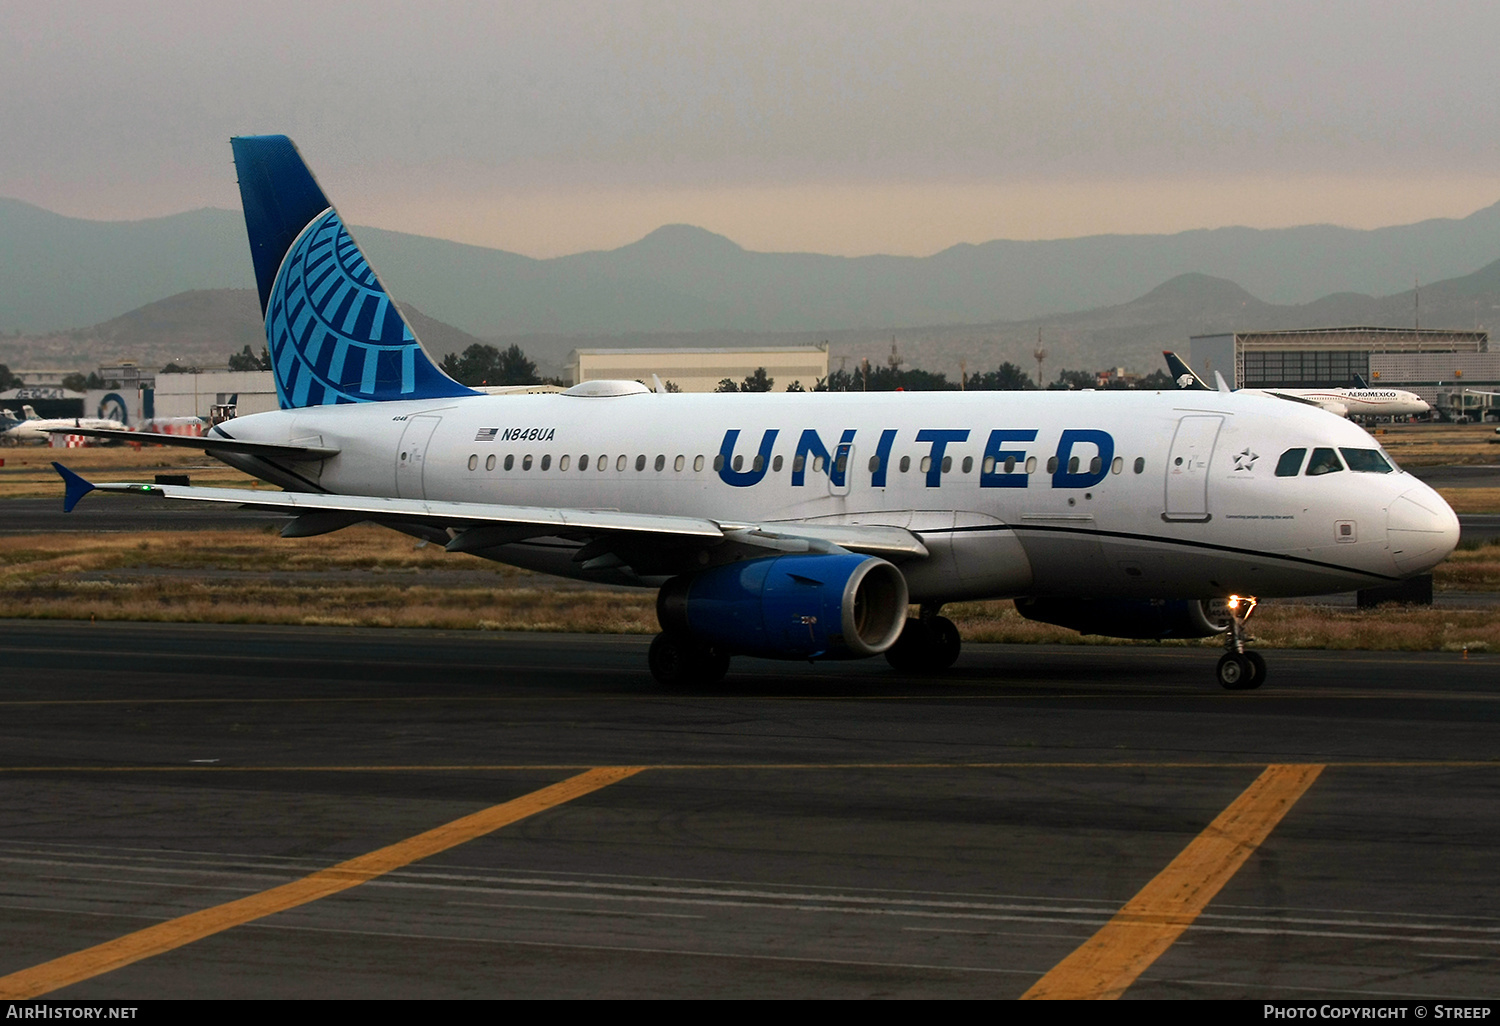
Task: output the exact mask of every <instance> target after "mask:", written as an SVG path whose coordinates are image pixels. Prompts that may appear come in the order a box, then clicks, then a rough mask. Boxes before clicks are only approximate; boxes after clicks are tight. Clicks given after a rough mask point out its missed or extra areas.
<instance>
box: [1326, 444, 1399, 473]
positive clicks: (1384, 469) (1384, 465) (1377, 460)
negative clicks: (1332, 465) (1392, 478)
mask: <svg viewBox="0 0 1500 1026" xmlns="http://www.w3.org/2000/svg"><path fill="white" fill-rule="evenodd" d="M1339 452H1341V453H1343V454H1344V462H1345V463H1347V464H1349V469H1350V470H1357V471H1359V472H1361V473H1364V474H1389V473H1391V472H1392V471H1394V470H1395V468H1394V467H1392V466H1391V464H1390V461H1389V460H1387V459H1386V458H1385V455H1384V454H1383V453H1382V452H1381V451H1380V450H1379V449H1340V450H1339Z"/></svg>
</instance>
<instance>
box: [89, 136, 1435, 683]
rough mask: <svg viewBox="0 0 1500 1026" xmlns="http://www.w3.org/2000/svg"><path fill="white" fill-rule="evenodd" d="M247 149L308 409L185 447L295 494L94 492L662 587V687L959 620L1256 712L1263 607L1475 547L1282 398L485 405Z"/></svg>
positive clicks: (279, 305) (1366, 450) (256, 236)
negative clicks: (1167, 650)
mask: <svg viewBox="0 0 1500 1026" xmlns="http://www.w3.org/2000/svg"><path fill="white" fill-rule="evenodd" d="M234 151H235V162H236V165H237V166H238V168H239V172H240V188H241V192H242V194H243V196H244V202H245V223H246V226H247V227H248V229H249V232H250V240H251V252H252V254H253V256H254V260H255V273H256V278H257V281H258V282H259V284H260V295H261V303H262V306H263V308H264V310H265V313H266V331H267V341H268V343H269V345H270V351H271V355H272V357H273V361H274V363H275V367H276V382H277V388H278V389H279V390H280V393H281V399H282V405H283V406H284V407H287V408H286V409H282V410H277V411H272V412H270V413H261V414H256V415H254V416H247V417H240V418H237V419H234V420H230V421H227V422H225V423H223V424H220V425H218V426H217V427H216V428H214V429H213V431H212V432H210V434H209V435H208V436H207V437H204V438H201V439H191V440H187V439H182V438H180V437H176V436H163V438H162V440H163V441H164V442H166V443H169V444H178V445H183V444H186V445H198V446H201V447H202V448H204V449H205V450H206V451H207V452H208V453H210V454H212V455H214V456H216V457H217V458H219V459H221V460H223V461H225V462H227V463H231V464H233V465H235V466H238V467H241V468H242V469H245V470H247V471H249V472H250V473H252V474H254V475H256V476H258V477H260V478H262V479H264V480H266V481H270V482H272V483H274V484H279V485H281V486H282V487H283V488H285V489H287V490H286V491H285V492H281V493H274V492H269V491H265V490H261V491H255V492H250V491H246V490H241V489H213V488H190V487H178V486H176V485H155V484H140V485H128V484H126V485H116V484H105V485H100V486H98V487H99V489H100V490H108V491H125V492H133V493H136V494H141V493H146V494H153V495H159V496H163V497H165V498H167V499H197V500H206V501H210V502H222V503H234V504H237V505H244V506H249V507H254V508H260V509H272V510H277V511H280V512H282V513H285V514H286V515H287V516H289V517H291V518H293V519H292V520H291V522H290V523H289V524H288V525H287V527H286V529H285V531H284V532H283V533H284V534H288V535H297V536H303V537H306V536H310V535H316V534H321V533H324V532H327V531H334V530H338V529H340V528H343V527H347V526H349V525H350V524H353V523H358V522H360V521H373V522H375V523H379V524H385V525H387V526H389V527H391V528H393V529H395V530H399V531H403V532H406V533H408V534H413V535H416V536H418V537H422V538H426V539H429V540H431V541H433V542H436V543H439V544H442V545H445V546H446V547H447V549H448V550H449V551H450V552H453V553H455V554H457V553H467V554H471V555H475V556H479V557H481V558H484V559H492V560H496V561H499V562H504V563H509V564H512V565H516V566H522V567H527V568H529V569H532V570H537V571H542V572H546V573H553V574H559V575H562V576H567V577H574V578H578V579H581V580H586V581H596V582H609V583H615V584H631V585H637V586H641V587H651V588H659V589H660V593H659V596H658V600H657V611H658V616H659V618H660V620H661V625H662V633H661V634H660V635H658V636H657V638H656V640H655V641H654V642H653V643H652V646H651V654H650V657H649V664H650V667H651V671H652V673H653V674H654V675H655V676H656V677H657V679H658V680H661V681H663V682H684V681H697V682H706V681H712V680H715V679H717V678H718V677H720V676H722V675H723V674H724V672H725V670H726V668H727V667H728V665H729V660H730V658H731V657H732V656H747V655H748V656H760V657H769V658H782V659H839V658H858V657H863V656H872V655H880V654H884V655H885V657H886V659H887V660H888V661H889V662H890V663H891V664H892V665H893V666H894V667H896V668H897V669H898V670H912V669H921V670H925V671H929V672H931V671H939V670H942V669H945V668H947V667H948V666H949V665H951V664H952V663H953V661H954V660H955V659H957V658H958V655H959V649H960V644H961V642H960V639H959V636H958V631H957V629H956V628H955V627H954V625H953V624H952V623H951V622H950V621H949V620H947V619H946V618H944V617H943V616H941V615H940V610H941V608H942V606H943V604H944V603H948V602H954V601H958V600H961V599H982V598H1012V599H1015V600H1016V606H1017V608H1018V609H1019V610H1020V611H1021V612H1022V613H1023V614H1024V615H1026V616H1028V617H1031V618H1032V619H1037V620H1043V621H1046V622H1049V623H1054V624H1060V625H1063V626H1066V627H1071V628H1074V629H1076V630H1079V631H1081V632H1084V633H1088V634H1105V635H1113V636H1117V637H1134V638H1165V637H1206V636H1210V635H1214V634H1223V635H1224V637H1225V648H1226V651H1225V653H1224V655H1223V657H1222V658H1221V659H1220V660H1219V663H1218V670H1217V673H1218V681H1219V683H1220V684H1221V685H1223V686H1224V687H1229V688H1247V687H1255V686H1258V685H1259V684H1260V683H1261V682H1262V681H1264V680H1265V679H1266V668H1265V661H1264V660H1263V659H1262V658H1261V656H1260V655H1259V654H1258V653H1257V652H1255V651H1253V650H1250V649H1247V648H1246V647H1245V642H1246V641H1247V640H1248V639H1247V636H1246V633H1245V621H1246V619H1247V618H1248V616H1249V614H1250V612H1251V611H1253V610H1254V608H1255V599H1254V598H1252V597H1251V596H1283V595H1303V594H1320V593H1325V592H1330V591H1347V590H1354V589H1357V588H1362V587H1366V586H1368V585H1379V584H1389V583H1391V582H1393V581H1399V580H1401V579H1403V578H1406V577H1410V576H1413V575H1416V574H1421V573H1425V572H1427V571H1428V570H1430V569H1431V568H1432V567H1433V566H1434V565H1435V564H1436V563H1438V562H1439V561H1441V560H1442V559H1444V558H1445V557H1446V556H1447V555H1448V553H1449V552H1450V551H1452V549H1453V547H1454V545H1455V544H1456V543H1457V541H1458V520H1457V518H1456V517H1455V516H1454V514H1453V511H1452V510H1451V509H1449V508H1448V505H1447V504H1446V503H1445V502H1444V501H1443V500H1442V498H1441V497H1440V496H1438V494H1437V493H1436V492H1434V491H1433V490H1432V489H1431V488H1428V487H1427V486H1426V485H1424V484H1423V483H1422V482H1421V481H1418V480H1416V479H1415V478H1413V477H1411V476H1410V475H1408V474H1406V473H1403V472H1402V471H1401V470H1400V469H1399V468H1397V467H1396V466H1395V464H1394V463H1393V462H1392V461H1391V460H1390V458H1389V457H1388V456H1387V455H1386V454H1385V453H1384V452H1383V451H1382V450H1381V448H1380V445H1379V443H1378V442H1376V441H1375V439H1373V438H1371V437H1370V435H1369V434H1367V433H1366V432H1365V431H1364V430H1363V429H1362V428H1360V427H1359V426H1358V425H1356V424H1353V423H1350V422H1349V421H1347V420H1343V419H1341V418H1339V417H1336V416H1333V415H1331V414H1329V413H1327V412H1325V411H1324V410H1321V409H1319V408H1318V407H1316V406H1314V405H1310V404H1309V403H1306V402H1298V403H1289V402H1286V401H1284V400H1282V399H1278V398H1274V397H1271V396H1268V395H1264V394H1260V395H1257V394H1253V393H1250V392H1230V391H1229V390H1227V389H1223V390H1217V391H1206V390H1194V391H1177V390H1175V389H1173V390H1168V391H1165V392H1082V393H1079V392H928V393H919V392H905V393H878V394H877V393H841V394H828V393H807V394H787V393H761V394H756V393H741V394H731V395H686V394H655V393H652V392H650V391H649V390H647V389H646V388H644V387H643V386H642V385H640V384H638V383H637V382H634V381H629V382H598V381H595V382H588V383H585V384H583V385H579V386H575V387H574V388H571V389H569V390H567V391H566V392H562V393H558V394H552V395H505V396H491V395H481V394H476V393H474V392H471V391H470V390H469V389H466V388H464V387H463V386H461V385H458V384H457V383H455V382H453V381H451V380H450V379H448V378H447V377H445V376H444V375H443V374H442V373H441V372H440V371H438V369H437V368H436V367H434V366H433V365H432V363H431V361H430V360H428V358H427V356H426V354H424V353H423V352H422V350H421V348H420V346H418V345H417V343H416V341H415V340H414V339H413V338H412V335H411V332H410V331H409V330H407V328H406V325H405V324H404V323H403V321H402V320H401V317H400V314H399V313H398V312H397V311H396V309H395V307H394V306H393V305H392V303H391V300H390V297H389V296H388V295H387V294H386V291H385V289H384V288H383V287H382V286H381V284H380V282H379V280H378V279H377V278H376V276H375V274H374V272H373V271H372V270H371V269H370V267H369V265H368V263H367V262H366V261H365V259H364V258H363V256H361V254H360V252H359V250H358V248H357V247H356V246H355V245H354V243H353V241H352V240H351V239H350V238H349V235H348V233H347V232H346V231H345V229H344V226H343V224H342V223H341V222H340V220H339V218H338V215H337V213H336V212H335V211H334V209H333V207H332V206H331V205H330V204H329V202H328V200H327V198H326V197H325V196H324V195H323V191H322V190H321V189H320V188H319V187H318V185H317V183H316V182H315V181H314V180H313V177H312V175H311V174H310V173H309V172H308V170H307V168H306V167H305V166H304V165H303V163H302V160H301V158H300V157H298V156H297V151H296V150H295V148H294V147H293V146H292V144H291V142H290V141H289V140H287V139H285V138H283V137H280V136H269V137H262V138H254V139H236V140H235V141H234ZM135 437H137V438H139V437H140V436H135ZM89 488H90V485H89V483H88V482H86V481H83V480H82V479H78V478H76V477H75V478H73V479H70V480H69V484H68V495H69V500H68V501H69V502H70V503H72V502H76V501H77V500H78V499H79V498H81V497H83V496H84V495H85V494H87V493H88V491H89ZM910 604H915V605H916V606H918V607H919V609H920V615H910V609H909V606H910Z"/></svg>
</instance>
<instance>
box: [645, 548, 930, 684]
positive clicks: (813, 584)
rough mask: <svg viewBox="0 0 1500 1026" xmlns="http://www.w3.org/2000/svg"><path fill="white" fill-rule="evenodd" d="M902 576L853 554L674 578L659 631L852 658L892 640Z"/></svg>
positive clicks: (731, 646) (760, 651) (758, 649)
mask: <svg viewBox="0 0 1500 1026" xmlns="http://www.w3.org/2000/svg"><path fill="white" fill-rule="evenodd" d="M906 611H907V589H906V578H904V577H902V576H901V571H899V570H897V569H896V567H894V566H892V565H891V564H890V563H887V562H886V561H885V560H883V559H878V558H876V557H874V556H860V555H855V554H853V553H846V554H829V555H792V556H773V557H770V558H767V559H753V560H748V561H746V562H743V563H732V564H729V565H727V566H720V567H714V568H713V569H711V570H705V571H704V572H703V573H700V574H692V575H689V576H683V577H674V578H673V579H672V580H670V581H668V582H667V583H666V584H665V585H663V586H662V589H661V592H660V593H659V594H658V595H657V599H656V615H657V619H659V620H660V621H661V626H662V630H663V631H666V632H667V633H669V634H678V635H685V636H689V637H693V638H697V639H699V640H700V641H703V642H706V643H709V644H712V645H714V646H715V647H717V648H719V649H721V650H723V651H726V652H734V653H739V654H744V655H758V656H765V657H768V658H772V659H855V658H861V657H864V656H872V655H878V654H880V653H881V652H884V651H885V650H886V649H888V648H890V647H891V646H892V645H893V644H895V643H896V639H897V638H898V637H900V636H901V630H902V628H903V627H904V626H905V624H906Z"/></svg>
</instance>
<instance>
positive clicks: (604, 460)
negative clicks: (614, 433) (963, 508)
mask: <svg viewBox="0 0 1500 1026" xmlns="http://www.w3.org/2000/svg"><path fill="white" fill-rule="evenodd" d="M1297 451H1300V452H1305V451H1306V450H1297ZM1320 451H1321V450H1320ZM1282 459H1283V461H1284V460H1285V459H1286V457H1285V456H1283V457H1282ZM847 460H848V457H847V456H839V457H838V459H837V461H836V463H835V465H834V472H835V473H837V474H840V475H842V474H843V473H844V472H845V470H846V469H847ZM479 462H480V461H479V454H478V453H472V454H470V456H469V469H470V470H478V469H479ZM572 462H573V458H572V457H571V456H566V455H565V456H559V457H558V459H557V469H558V470H567V469H569V467H570V466H571V465H572ZM609 462H610V461H609V457H608V456H599V457H597V458H594V457H590V456H589V455H587V454H585V455H583V456H579V457H578V464H577V465H578V469H579V470H588V469H590V467H592V468H593V469H594V470H597V471H601V472H602V471H605V470H608V469H609ZM634 462H635V469H636V470H637V471H644V470H645V469H646V465H647V459H646V457H645V455H638V456H636V458H635V461H634ZM807 462H808V460H807V457H806V456H798V457H796V458H794V459H793V460H792V472H793V473H799V474H800V473H802V472H803V471H804V470H805V469H806V464H807ZM497 463H498V465H499V466H501V467H502V468H503V469H504V470H514V469H516V467H517V466H518V465H519V467H520V469H521V470H523V471H525V470H531V469H532V467H534V466H535V467H537V468H538V469H540V470H544V471H545V470H550V469H552V456H551V454H550V453H547V454H543V455H542V456H541V457H540V458H539V459H535V458H533V456H532V455H531V454H530V453H527V454H525V455H524V456H522V457H521V458H520V459H519V460H517V459H516V457H515V455H514V454H513V453H512V454H507V455H506V457H505V459H504V461H503V462H502V461H499V460H498V458H497V457H496V456H495V455H493V454H491V455H489V456H486V457H485V458H484V469H485V470H489V471H492V470H494V469H495V467H496V465H497ZM630 463H631V460H630V457H629V456H625V455H623V454H622V455H620V456H617V457H615V461H614V465H615V470H616V471H623V470H625V468H626V467H628V466H629V465H630ZM704 463H705V460H704V458H703V457H702V456H694V457H693V472H694V473H702V471H703V467H704ZM811 463H812V468H811V469H812V472H813V473H815V474H821V473H822V472H823V469H824V459H823V457H822V456H814V457H812V460H811ZM750 465H751V469H752V470H755V471H757V472H759V471H760V470H761V469H762V468H763V467H764V466H765V462H764V458H763V457H761V456H759V455H757V456H754V457H752V458H751V461H750ZM651 466H652V467H653V469H655V470H656V472H657V473H661V472H663V471H665V470H666V469H667V457H666V456H665V455H664V454H658V455H657V457H656V459H654V460H652V461H651ZM732 466H733V469H734V470H735V471H740V470H743V469H744V466H745V457H744V456H736V457H735V458H734V460H733V461H732ZM783 466H785V462H784V458H783V457H781V456H774V457H772V458H771V471H772V472H773V473H778V474H779V473H780V472H781V469H782V467H783ZM1080 466H1081V463H1080V461H1079V458H1078V457H1077V456H1074V457H1072V458H1071V459H1069V460H1068V473H1070V474H1077V473H1078V472H1079V468H1080ZM686 467H687V457H686V456H678V457H676V458H675V459H674V460H672V469H673V470H674V471H676V472H677V473H679V474H680V473H682V471H683V470H684V469H685V468H686ZM897 467H898V468H899V470H900V472H901V473H903V474H905V473H909V472H910V471H911V467H912V458H911V457H910V456H902V457H901V458H900V460H899V462H898V463H897ZM959 467H960V472H961V473H964V474H970V473H973V471H974V457H973V456H965V457H963V459H962V461H961V462H960V463H959ZM1103 467H1104V464H1103V463H1102V461H1101V460H1100V458H1099V457H1098V456H1095V457H1094V458H1093V459H1092V460H1090V461H1089V465H1088V472H1089V473H1090V474H1098V473H1099V472H1100V471H1101V470H1102V469H1103ZM1018 468H1019V469H1020V470H1022V471H1024V472H1025V473H1027V474H1034V473H1036V468H1037V458H1036V457H1035V456H1028V457H1027V458H1026V462H1025V463H1024V464H1022V463H1018V462H1017V460H1016V458H1015V457H1014V456H1008V457H1006V458H1005V460H1004V461H1003V462H997V461H996V460H995V458H994V457H992V456H986V457H985V459H984V463H983V464H982V465H981V470H982V472H983V473H984V474H986V475H989V474H995V473H997V472H998V473H1003V474H1013V473H1015V472H1016V471H1017V469H1018ZM713 469H714V472H715V473H717V472H718V471H721V470H723V469H724V456H723V454H720V455H718V456H715V457H714V459H713ZM869 469H870V473H872V474H873V473H876V472H878V471H879V470H880V457H879V456H871V457H870V462H869ZM917 470H918V471H919V472H920V473H923V474H926V473H928V472H930V471H931V470H932V457H931V456H923V457H921V459H920V460H918V461H917ZM1124 470H1125V460H1124V458H1123V457H1120V456H1116V457H1115V458H1114V459H1113V460H1112V461H1111V462H1110V466H1109V472H1110V473H1111V474H1120V473H1123V472H1124ZM1131 470H1132V471H1133V472H1134V473H1136V474H1142V473H1145V470H1146V460H1145V458H1144V457H1141V456H1137V457H1136V459H1135V463H1134V464H1133V466H1132V467H1131ZM952 471H953V457H952V456H944V457H943V467H942V472H943V473H945V474H948V473H952ZM1047 473H1049V474H1055V473H1057V457H1056V456H1050V457H1048V458H1047ZM1277 473H1278V474H1280V473H1281V472H1280V469H1279V468H1278V470H1277ZM1282 476H1285V475H1282Z"/></svg>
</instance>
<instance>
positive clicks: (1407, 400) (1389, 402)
mask: <svg viewBox="0 0 1500 1026" xmlns="http://www.w3.org/2000/svg"><path fill="white" fill-rule="evenodd" d="M1161 355H1162V356H1164V357H1166V358H1167V368H1168V370H1169V371H1170V372H1171V375H1172V379H1173V380H1174V381H1176V382H1177V387H1178V388H1182V389H1207V388H1209V387H1210V386H1209V385H1208V384H1207V383H1206V382H1205V381H1204V380H1203V379H1202V378H1200V377H1198V375H1197V374H1195V373H1194V372H1193V369H1192V368H1191V367H1189V366H1188V365H1187V363H1185V362H1184V361H1183V359H1182V357H1180V356H1178V355H1177V354H1176V353H1174V352H1172V351H1171V350H1170V349H1166V350H1163V351H1162V354H1161ZM1239 391H1242V392H1259V393H1261V394H1263V395H1271V396H1275V397H1276V398H1277V399H1288V400H1290V401H1292V402H1294V403H1311V404H1312V405H1314V406H1318V407H1321V408H1322V409H1325V410H1327V411H1328V412H1329V413H1336V414H1338V415H1339V416H1340V417H1417V416H1421V415H1422V414H1424V413H1431V412H1432V407H1431V406H1430V405H1428V403H1427V400H1425V399H1423V398H1422V397H1421V396H1419V395H1417V393H1415V392H1408V391H1406V390H1404V389H1400V388H1369V387H1367V386H1366V385H1365V384H1364V380H1363V379H1360V384H1359V387H1358V388H1244V389H1240V390H1239Z"/></svg>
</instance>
